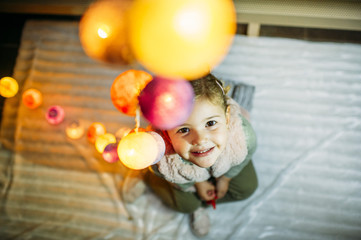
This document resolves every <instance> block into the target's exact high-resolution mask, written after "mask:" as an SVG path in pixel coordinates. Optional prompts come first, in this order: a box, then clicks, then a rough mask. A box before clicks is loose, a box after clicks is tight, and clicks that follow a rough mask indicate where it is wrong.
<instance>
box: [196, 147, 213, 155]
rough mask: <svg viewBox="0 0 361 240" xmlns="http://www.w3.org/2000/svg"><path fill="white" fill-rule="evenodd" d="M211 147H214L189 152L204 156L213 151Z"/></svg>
mask: <svg viewBox="0 0 361 240" xmlns="http://www.w3.org/2000/svg"><path fill="white" fill-rule="evenodd" d="M213 149H214V147H212V148H208V149H204V150H201V151H194V152H191V153H192V155H193V156H195V157H205V156H208V155H209V154H210V153H211V152H212V151H213Z"/></svg>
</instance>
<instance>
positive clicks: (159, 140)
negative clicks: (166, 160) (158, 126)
mask: <svg viewBox="0 0 361 240" xmlns="http://www.w3.org/2000/svg"><path fill="white" fill-rule="evenodd" d="M148 133H149V134H150V135H152V136H153V137H154V139H155V141H156V142H157V147H158V155H157V158H156V159H155V161H154V162H153V163H152V164H151V165H153V164H156V163H157V162H159V161H160V160H161V159H162V158H163V156H164V153H165V143H164V140H163V138H162V137H161V136H160V135H159V134H158V133H156V132H148Z"/></svg>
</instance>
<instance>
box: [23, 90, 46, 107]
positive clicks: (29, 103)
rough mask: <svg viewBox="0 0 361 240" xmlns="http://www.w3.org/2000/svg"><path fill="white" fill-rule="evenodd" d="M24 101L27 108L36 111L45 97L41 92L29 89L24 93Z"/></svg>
mask: <svg viewBox="0 0 361 240" xmlns="http://www.w3.org/2000/svg"><path fill="white" fill-rule="evenodd" d="M22 100H23V103H24V105H25V106H26V107H28V108H30V109H35V108H37V107H39V106H40V105H41V104H42V102H43V95H42V94H41V92H40V91H39V90H37V89H34V88H29V89H28V90H26V91H25V92H24V93H23V96H22Z"/></svg>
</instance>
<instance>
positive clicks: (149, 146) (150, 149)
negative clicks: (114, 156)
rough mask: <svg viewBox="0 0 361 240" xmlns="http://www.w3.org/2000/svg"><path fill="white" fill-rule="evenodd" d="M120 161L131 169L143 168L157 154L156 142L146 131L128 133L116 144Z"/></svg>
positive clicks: (152, 160)
mask: <svg viewBox="0 0 361 240" xmlns="http://www.w3.org/2000/svg"><path fill="white" fill-rule="evenodd" d="M117 151H118V156H119V159H120V161H121V162H122V163H123V164H124V165H125V166H126V167H128V168H131V169H137V170H140V169H144V168H146V167H148V166H150V165H151V164H152V163H153V162H154V161H155V160H156V159H157V156H158V147H157V142H156V140H155V139H154V137H153V136H152V135H150V134H148V133H146V132H138V133H130V134H128V135H127V136H125V137H124V138H123V139H122V140H121V141H120V142H119V145H118V149H117Z"/></svg>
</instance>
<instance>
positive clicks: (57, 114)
mask: <svg viewBox="0 0 361 240" xmlns="http://www.w3.org/2000/svg"><path fill="white" fill-rule="evenodd" d="M45 117H46V120H47V121H48V123H50V124H53V125H56V124H59V123H61V122H62V121H63V120H64V117H65V112H64V109H63V108H62V107H60V106H57V105H55V106H51V107H49V108H48V111H47V112H46V114H45Z"/></svg>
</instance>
